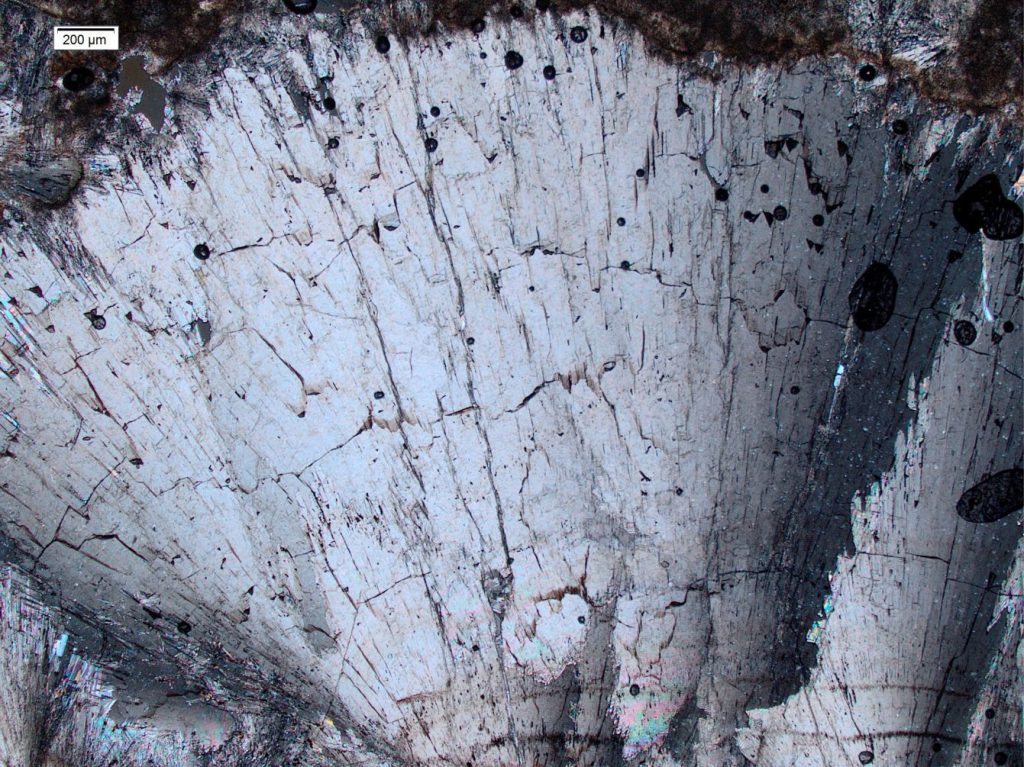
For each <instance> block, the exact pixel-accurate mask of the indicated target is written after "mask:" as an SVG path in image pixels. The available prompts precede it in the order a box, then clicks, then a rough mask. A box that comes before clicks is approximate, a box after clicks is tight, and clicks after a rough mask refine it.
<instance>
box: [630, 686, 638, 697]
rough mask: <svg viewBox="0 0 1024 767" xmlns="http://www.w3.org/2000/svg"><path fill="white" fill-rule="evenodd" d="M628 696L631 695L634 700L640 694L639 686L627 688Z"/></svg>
mask: <svg viewBox="0 0 1024 767" xmlns="http://www.w3.org/2000/svg"><path fill="white" fill-rule="evenodd" d="M629 694H630V695H632V696H633V697H634V698H635V697H636V696H637V695H639V694H640V685H638V684H631V685H630V686H629Z"/></svg>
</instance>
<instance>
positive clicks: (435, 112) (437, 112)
mask: <svg viewBox="0 0 1024 767" xmlns="http://www.w3.org/2000/svg"><path fill="white" fill-rule="evenodd" d="M430 116H431V117H440V116H441V108H440V107H430Z"/></svg>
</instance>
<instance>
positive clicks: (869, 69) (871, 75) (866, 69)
mask: <svg viewBox="0 0 1024 767" xmlns="http://www.w3.org/2000/svg"><path fill="white" fill-rule="evenodd" d="M857 74H859V75H860V79H861V80H863V81H864V82H866V83H869V82H871V81H872V80H874V79H875V76H876V75H877V74H878V70H877V69H875V68H874V66H872V65H871V64H865V65H864V66H862V67H861V68H860V71H859V72H858V73H857Z"/></svg>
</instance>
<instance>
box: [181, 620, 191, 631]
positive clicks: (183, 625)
mask: <svg viewBox="0 0 1024 767" xmlns="http://www.w3.org/2000/svg"><path fill="white" fill-rule="evenodd" d="M191 630H192V624H191V623H189V622H188V621H186V620H181V621H178V632H179V633H181V634H187V633H188V632H190V631H191Z"/></svg>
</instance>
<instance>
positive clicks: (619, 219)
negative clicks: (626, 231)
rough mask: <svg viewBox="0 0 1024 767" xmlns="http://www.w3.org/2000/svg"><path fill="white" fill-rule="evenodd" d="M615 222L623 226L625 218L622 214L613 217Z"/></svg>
mask: <svg viewBox="0 0 1024 767" xmlns="http://www.w3.org/2000/svg"><path fill="white" fill-rule="evenodd" d="M615 223H616V224H618V225H619V226H625V225H626V219H624V218H623V217H622V216H619V217H618V218H617V219H615Z"/></svg>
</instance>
